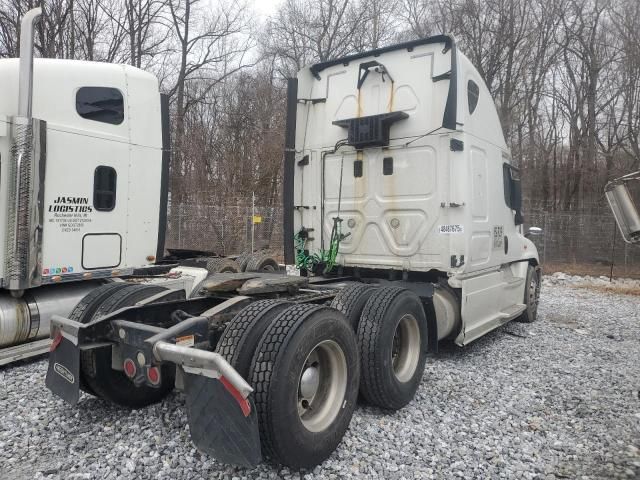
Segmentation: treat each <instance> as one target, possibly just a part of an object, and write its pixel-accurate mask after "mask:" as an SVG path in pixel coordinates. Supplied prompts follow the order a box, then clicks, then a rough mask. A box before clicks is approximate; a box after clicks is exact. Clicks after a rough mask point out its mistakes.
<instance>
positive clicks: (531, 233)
mask: <svg viewBox="0 0 640 480" xmlns="http://www.w3.org/2000/svg"><path fill="white" fill-rule="evenodd" d="M540 235H542V229H541V228H540V227H529V230H527V233H525V234H524V236H525V237H527V238H529V237H538V236H540Z"/></svg>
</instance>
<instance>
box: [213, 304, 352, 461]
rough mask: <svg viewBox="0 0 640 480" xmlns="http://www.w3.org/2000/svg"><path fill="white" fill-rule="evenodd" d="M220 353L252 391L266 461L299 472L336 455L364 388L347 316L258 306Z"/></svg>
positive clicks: (236, 322)
mask: <svg viewBox="0 0 640 480" xmlns="http://www.w3.org/2000/svg"><path fill="white" fill-rule="evenodd" d="M256 332H257V333H261V336H260V338H259V339H257V335H256ZM217 351H218V353H220V354H222V355H223V356H224V357H225V358H226V359H227V360H228V361H229V362H230V363H231V364H232V365H233V366H234V367H235V368H236V370H238V372H240V373H241V374H242V375H243V376H244V377H245V379H246V380H247V381H249V383H250V384H251V385H252V387H253V388H254V400H255V405H256V411H257V413H258V421H259V428H260V439H261V445H262V451H263V454H264V455H266V456H268V457H270V458H271V460H272V461H273V462H276V463H280V464H284V465H287V466H289V467H291V468H296V469H299V468H305V467H312V466H315V465H317V464H319V463H321V462H322V461H324V460H325V459H326V458H327V457H329V455H331V453H332V452H333V451H334V450H335V448H336V447H337V446H338V444H339V443H340V441H341V440H342V437H343V436H344V434H345V432H346V430H347V428H348V426H349V422H350V421H351V417H352V415H353V411H354V409H355V406H356V403H357V397H358V387H359V380H360V368H359V358H358V347H357V342H356V337H355V333H354V332H353V330H352V329H351V328H350V327H349V325H348V323H347V321H346V319H345V317H344V315H343V314H342V313H340V312H338V311H337V310H335V309H333V308H329V307H324V306H318V305H312V304H287V303H284V302H274V301H272V300H267V301H259V302H256V303H254V304H251V305H249V306H248V307H246V308H245V309H244V310H242V311H241V312H240V313H239V314H238V315H236V317H235V318H234V319H233V320H232V321H231V322H229V324H228V325H227V327H226V328H225V332H224V333H223V335H222V337H221V339H220V341H219V342H218V348H217ZM248 358H251V362H250V364H248V363H247V359H248Z"/></svg>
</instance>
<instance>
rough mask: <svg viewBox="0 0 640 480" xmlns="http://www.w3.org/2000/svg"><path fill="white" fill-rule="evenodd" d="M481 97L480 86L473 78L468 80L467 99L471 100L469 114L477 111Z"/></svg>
mask: <svg viewBox="0 0 640 480" xmlns="http://www.w3.org/2000/svg"><path fill="white" fill-rule="evenodd" d="M479 97H480V87H478V84H477V83H476V82H474V81H473V80H469V81H468V82H467V100H468V102H469V115H471V114H472V113H473V112H475V110H476V107H477V106H478V98H479Z"/></svg>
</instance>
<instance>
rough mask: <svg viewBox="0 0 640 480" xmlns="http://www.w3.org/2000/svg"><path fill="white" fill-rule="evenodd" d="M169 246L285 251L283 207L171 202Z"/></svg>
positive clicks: (223, 251)
mask: <svg viewBox="0 0 640 480" xmlns="http://www.w3.org/2000/svg"><path fill="white" fill-rule="evenodd" d="M165 245H166V248H168V249H172V248H184V249H193V250H205V251H210V252H214V253H216V254H218V255H222V256H228V255H235V254H239V253H242V252H248V251H251V249H252V245H253V251H257V250H269V251H273V252H275V253H278V254H280V255H281V252H282V208H281V207H258V206H257V207H255V208H252V206H251V205H250V204H249V205H234V206H215V205H192V204H179V205H170V206H169V209H168V212H167V234H166V242H165Z"/></svg>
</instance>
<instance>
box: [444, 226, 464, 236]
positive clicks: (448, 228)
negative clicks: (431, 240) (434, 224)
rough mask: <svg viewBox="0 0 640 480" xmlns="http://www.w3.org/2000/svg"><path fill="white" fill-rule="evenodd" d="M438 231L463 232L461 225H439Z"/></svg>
mask: <svg viewBox="0 0 640 480" xmlns="http://www.w3.org/2000/svg"><path fill="white" fill-rule="evenodd" d="M438 233H445V234H446V233H464V228H463V227H462V225H440V226H439V227H438Z"/></svg>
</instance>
